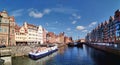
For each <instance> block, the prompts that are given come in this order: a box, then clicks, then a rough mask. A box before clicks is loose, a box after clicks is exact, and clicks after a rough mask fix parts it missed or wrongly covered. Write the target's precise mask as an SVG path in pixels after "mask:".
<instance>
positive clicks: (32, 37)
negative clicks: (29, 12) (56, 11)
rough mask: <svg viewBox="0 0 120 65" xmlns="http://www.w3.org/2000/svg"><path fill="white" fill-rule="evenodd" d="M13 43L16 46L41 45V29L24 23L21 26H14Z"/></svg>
mask: <svg viewBox="0 0 120 65" xmlns="http://www.w3.org/2000/svg"><path fill="white" fill-rule="evenodd" d="M15 31H16V32H15V41H16V44H17V45H19V44H20V45H31V44H43V28H42V26H35V25H33V24H28V23H27V22H24V24H23V26H21V27H19V26H18V25H16V28H15Z"/></svg>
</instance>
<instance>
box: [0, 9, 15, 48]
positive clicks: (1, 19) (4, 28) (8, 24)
mask: <svg viewBox="0 0 120 65" xmlns="http://www.w3.org/2000/svg"><path fill="white" fill-rule="evenodd" d="M14 33H15V19H14V17H13V16H8V13H7V12H6V11H5V10H4V11H2V12H0V45H6V46H8V45H15V34H14Z"/></svg>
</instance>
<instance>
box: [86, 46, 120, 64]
mask: <svg viewBox="0 0 120 65" xmlns="http://www.w3.org/2000/svg"><path fill="white" fill-rule="evenodd" d="M85 48H86V51H87V54H88V55H89V56H90V57H91V59H92V60H93V61H94V63H95V65H120V56H117V55H114V54H110V53H107V52H103V51H100V50H97V49H94V48H90V47H88V46H85Z"/></svg>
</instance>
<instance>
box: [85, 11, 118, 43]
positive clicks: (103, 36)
mask: <svg viewBox="0 0 120 65" xmlns="http://www.w3.org/2000/svg"><path fill="white" fill-rule="evenodd" d="M86 42H88V43H91V42H107V43H108V42H109V43H119V42H120V10H117V11H115V14H114V17H112V16H110V18H109V20H108V21H105V22H102V23H101V24H98V26H97V27H96V28H94V29H93V30H92V31H91V32H90V33H87V35H86Z"/></svg>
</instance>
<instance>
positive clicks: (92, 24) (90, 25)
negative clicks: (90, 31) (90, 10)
mask: <svg viewBox="0 0 120 65" xmlns="http://www.w3.org/2000/svg"><path fill="white" fill-rule="evenodd" d="M96 24H97V22H92V23H91V24H89V27H93V26H95V25H96Z"/></svg>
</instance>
